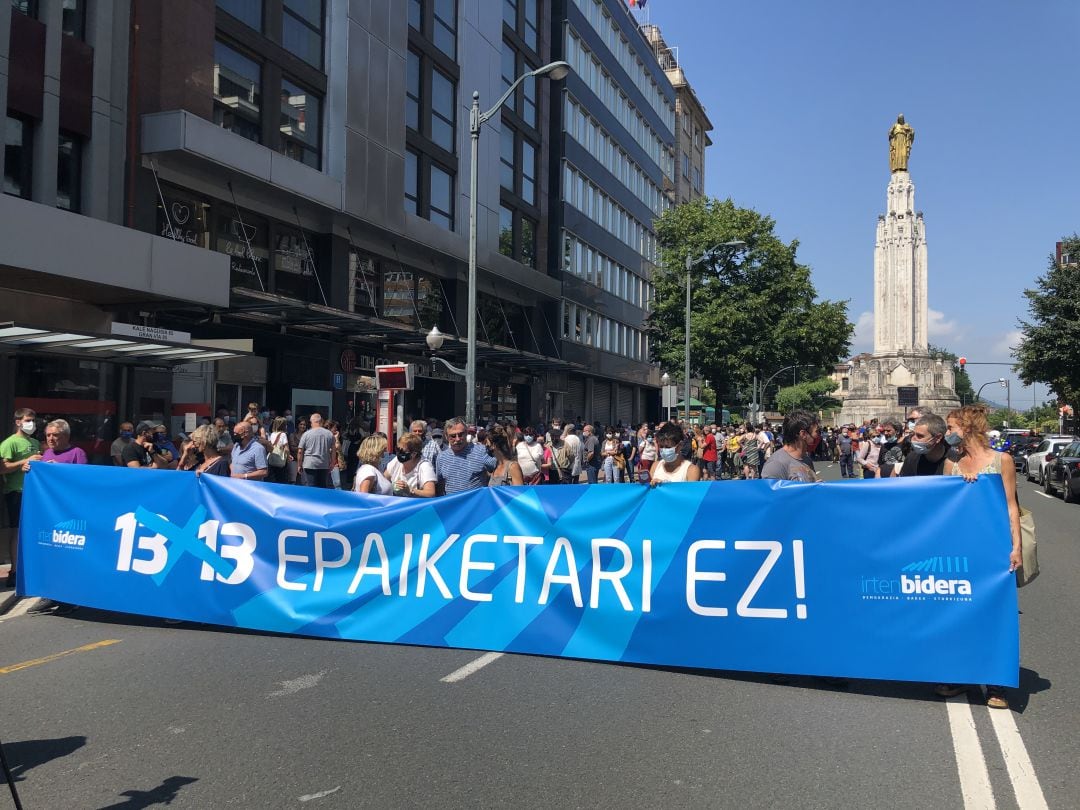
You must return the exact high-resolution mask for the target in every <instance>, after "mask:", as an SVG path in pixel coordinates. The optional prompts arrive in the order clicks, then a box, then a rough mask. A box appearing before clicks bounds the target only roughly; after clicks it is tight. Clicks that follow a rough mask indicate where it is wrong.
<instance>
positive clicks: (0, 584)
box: [0, 563, 19, 616]
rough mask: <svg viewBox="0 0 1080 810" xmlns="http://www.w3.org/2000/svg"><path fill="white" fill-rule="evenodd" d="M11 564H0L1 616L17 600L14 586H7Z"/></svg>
mask: <svg viewBox="0 0 1080 810" xmlns="http://www.w3.org/2000/svg"><path fill="white" fill-rule="evenodd" d="M9 570H11V566H10V565H9V564H7V563H4V564H3V565H0V616H3V615H4V614H5V613H7V612H8V611H9V610H11V609H12V608H13V607H15V605H16V604H18V602H19V597H18V596H16V594H15V589H14V588H9V587H8V586H7V576H8V571H9Z"/></svg>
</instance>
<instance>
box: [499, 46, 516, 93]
mask: <svg viewBox="0 0 1080 810" xmlns="http://www.w3.org/2000/svg"><path fill="white" fill-rule="evenodd" d="M500 70H501V75H502V92H504V93H505V92H506V91H507V90H509V89H510V85H512V84H513V83H514V79H516V78H517V54H516V53H515V52H514V46H513V45H511V44H510V43H509V42H507V41H506V40H505V39H504V40H503V44H502V63H501V68H500Z"/></svg>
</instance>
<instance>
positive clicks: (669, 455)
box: [660, 447, 679, 464]
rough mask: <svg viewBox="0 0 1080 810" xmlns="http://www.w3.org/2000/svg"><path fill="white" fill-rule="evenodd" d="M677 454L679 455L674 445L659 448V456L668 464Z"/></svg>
mask: <svg viewBox="0 0 1080 810" xmlns="http://www.w3.org/2000/svg"><path fill="white" fill-rule="evenodd" d="M678 455H679V451H678V450H677V449H676V448H674V447H661V448H660V458H661V459H662V460H663V461H666V462H668V463H669V464H670V463H671V462H673V461H674V460H675V459H676V457H677V456H678Z"/></svg>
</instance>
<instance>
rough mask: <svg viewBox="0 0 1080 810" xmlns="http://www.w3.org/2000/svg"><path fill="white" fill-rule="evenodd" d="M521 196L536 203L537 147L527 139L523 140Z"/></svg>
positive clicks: (533, 203)
mask: <svg viewBox="0 0 1080 810" xmlns="http://www.w3.org/2000/svg"><path fill="white" fill-rule="evenodd" d="M521 198H522V199H523V200H525V202H527V203H529V204H531V205H536V147H535V146H533V144H532V143H531V142H530V141H529V140H527V139H522V141H521Z"/></svg>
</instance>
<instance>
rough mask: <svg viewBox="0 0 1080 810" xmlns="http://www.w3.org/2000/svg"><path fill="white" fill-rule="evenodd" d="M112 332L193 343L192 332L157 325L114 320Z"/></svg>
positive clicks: (135, 336)
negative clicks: (160, 327)
mask: <svg viewBox="0 0 1080 810" xmlns="http://www.w3.org/2000/svg"><path fill="white" fill-rule="evenodd" d="M112 333H113V334H114V335H125V336H126V337H133V338H139V339H141V340H165V341H168V342H170V343H191V332H178V331H176V330H175V329H159V328H158V327H156V326H144V325H143V324H138V323H117V322H115V321H114V322H113V325H112Z"/></svg>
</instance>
